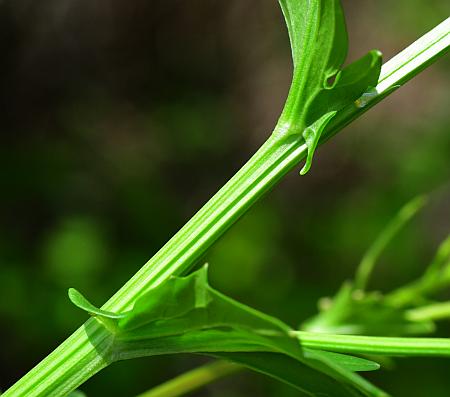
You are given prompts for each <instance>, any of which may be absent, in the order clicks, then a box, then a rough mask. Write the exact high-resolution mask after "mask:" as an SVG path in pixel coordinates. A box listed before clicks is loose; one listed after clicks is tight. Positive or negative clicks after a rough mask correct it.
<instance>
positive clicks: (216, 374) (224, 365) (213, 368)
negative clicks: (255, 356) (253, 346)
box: [136, 361, 245, 397]
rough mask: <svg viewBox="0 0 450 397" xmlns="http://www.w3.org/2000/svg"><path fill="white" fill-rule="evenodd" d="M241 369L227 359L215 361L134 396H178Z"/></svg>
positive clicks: (240, 366)
mask: <svg viewBox="0 0 450 397" xmlns="http://www.w3.org/2000/svg"><path fill="white" fill-rule="evenodd" d="M243 369H245V368H244V367H243V366H242V365H239V364H234V363H232V362H229V361H215V362H212V363H209V364H206V365H203V366H201V367H198V368H195V369H193V370H191V371H188V372H185V373H184V374H182V375H179V376H177V377H176V378H173V379H170V380H169V381H167V382H165V383H163V384H161V385H159V386H157V387H155V388H153V389H151V390H148V391H146V392H145V393H142V394H139V395H138V396H136V397H179V396H182V395H184V394H186V393H190V392H192V391H195V390H197V389H200V388H201V387H204V386H206V385H208V384H210V383H213V382H215V381H217V380H219V379H222V378H224V377H226V376H228V375H231V374H234V373H236V372H239V371H242V370H243Z"/></svg>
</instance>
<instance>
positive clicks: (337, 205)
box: [0, 0, 450, 397]
mask: <svg viewBox="0 0 450 397" xmlns="http://www.w3.org/2000/svg"><path fill="white" fill-rule="evenodd" d="M394 3H395V4H394ZM394 3H393V2H392V1H388V0H383V1H381V0H380V1H371V0H367V1H363V2H351V1H350V0H348V1H344V6H345V9H346V12H347V14H346V15H347V20H348V25H349V32H350V45H351V48H350V59H356V58H357V57H358V56H360V55H362V54H363V53H364V52H365V51H366V50H367V49H369V48H379V49H380V50H381V51H382V52H383V53H384V54H385V55H386V58H389V57H390V56H392V55H394V54H395V53H396V52H398V51H399V50H401V49H402V48H403V47H404V46H406V45H407V44H409V43H410V42H411V41H413V40H415V39H416V38H417V37H419V36H420V35H421V34H423V33H424V32H425V31H427V30H428V29H430V28H431V27H433V26H434V25H435V24H437V23H438V22H440V21H441V20H442V19H443V18H444V17H445V16H446V15H448V14H449V11H450V10H449V8H450V7H449V4H448V2H445V1H443V0H433V1H425V0H415V1H414V4H413V5H412V3H411V1H406V0H402V1H397V2H394ZM0 21H1V24H0V30H1V34H0V46H1V53H2V59H1V61H0V81H1V87H2V89H1V91H0V102H1V112H2V116H3V117H2V122H1V124H0V130H1V136H2V142H1V144H0V179H1V181H2V189H1V206H0V219H1V222H0V280H2V289H1V292H0V298H1V299H0V316H1V319H2V320H1V321H2V324H3V326H2V327H1V328H0V330H1V331H0V332H1V334H2V335H1V336H2V341H3V343H4V344H5V345H6V346H7V348H6V349H2V350H3V351H2V356H1V359H0V360H1V361H0V363H1V366H2V371H1V374H2V377H1V388H5V387H6V386H7V385H9V384H11V383H12V382H13V381H14V380H16V379H17V378H18V377H20V376H21V375H22V374H23V373H24V372H25V371H27V370H28V369H29V368H31V366H32V365H34V364H35V363H37V362H38V361H39V360H40V359H41V358H42V357H43V356H45V355H46V354H47V353H48V352H49V351H50V350H51V349H53V348H54V347H56V346H57V345H58V343H59V342H61V341H62V340H63V339H65V337H67V336H68V334H69V333H70V332H71V331H72V330H73V329H75V328H76V327H77V326H78V325H79V324H81V322H82V321H83V320H84V319H85V316H84V315H83V313H81V312H80V311H78V310H76V309H75V308H73V307H72V305H71V304H70V302H69V301H68V299H67V293H66V291H67V288H69V287H76V288H80V289H82V290H83V291H84V292H85V293H86V295H88V296H89V297H90V298H92V300H93V302H95V303H97V304H101V303H102V302H103V301H105V300H106V299H107V298H108V297H109V296H110V295H111V294H112V293H113V292H114V291H115V290H116V289H117V288H119V287H120V286H121V285H122V284H123V282H124V281H126V280H127V279H128V278H129V277H130V276H131V275H132V274H133V273H134V272H135V271H136V270H137V269H138V268H139V267H140V266H141V265H142V264H143V263H144V262H145V261H146V260H147V259H148V258H149V257H150V256H151V255H152V254H153V253H154V252H156V251H157V249H158V248H159V247H161V246H162V245H163V244H164V242H165V241H166V240H167V239H168V238H170V236H171V235H173V234H174V232H175V231H176V230H178V229H179V228H180V227H181V226H182V225H183V224H184V222H186V221H187V220H188V219H189V217H190V216H191V215H192V214H193V213H194V212H195V211H196V210H197V209H198V208H199V207H200V206H201V205H202V203H204V202H205V201H206V200H207V199H208V198H209V197H210V196H211V195H212V194H213V193H214V192H215V191H216V190H217V189H218V188H219V187H220V186H221V185H222V184H223V183H224V182H225V181H226V180H227V179H228V178H229V177H230V176H231V175H232V174H233V173H234V172H235V171H236V170H237V169H238V167H239V166H240V165H241V164H242V163H243V162H244V161H245V159H246V158H247V157H248V156H249V155H250V154H251V153H252V151H254V150H255V149H256V147H257V146H258V145H259V144H260V143H261V142H262V141H263V139H264V138H265V137H266V136H267V134H268V133H269V131H270V130H271V129H272V127H273V126H274V124H275V121H276V118H277V116H278V114H279V111H280V107H281V104H282V103H283V101H284V98H285V95H286V92H287V89H288V84H289V77H290V70H289V68H290V66H289V65H290V59H289V57H290V54H289V44H288V41H287V33H286V32H285V31H284V25H283V22H282V16H281V13H280V11H279V9H278V5H277V4H276V2H275V1H273V2H262V3H261V4H259V3H258V7H255V5H254V2H251V1H247V0H245V1H242V0H232V1H228V2H217V1H213V2H206V1H199V0H194V1H191V2H189V3H185V2H181V1H152V2H146V1H135V2H120V3H119V2H91V3H86V2H76V1H73V0H67V1H63V2H61V1H59V0H46V1H44V2H43V3H42V2H40V3H39V4H38V3H36V2H31V1H28V0H14V1H12V0H11V1H9V0H5V1H3V2H1V3H0ZM448 66H449V60H448V58H447V59H443V60H441V61H440V62H439V63H438V64H436V65H435V66H433V67H432V68H431V69H430V70H427V71H426V72H424V73H423V74H422V75H420V76H418V77H417V78H415V79H414V80H413V81H412V82H411V83H409V84H408V85H406V86H405V87H403V88H402V89H401V90H399V91H398V92H396V93H395V94H394V95H393V96H392V98H390V99H388V100H386V101H385V103H382V104H380V105H379V106H377V107H376V108H374V109H373V110H371V111H370V112H369V113H368V114H367V115H366V116H365V117H364V118H363V119H361V120H358V121H357V122H355V123H353V124H352V125H351V126H350V127H348V128H347V129H346V130H345V131H344V132H343V133H342V134H341V135H340V136H338V137H336V138H335V139H333V140H332V141H330V142H328V143H327V144H326V145H325V146H324V147H323V148H321V149H320V150H319V151H318V153H317V154H316V157H315V161H316V164H315V167H314V168H313V169H312V171H311V172H310V174H309V175H308V176H306V177H302V178H300V177H299V176H298V173H295V172H294V173H291V174H290V175H288V176H287V178H285V180H284V181H283V182H282V183H281V184H280V186H278V187H277V188H276V189H275V190H274V191H273V192H272V193H271V194H269V195H268V196H267V197H266V198H264V199H263V200H262V201H261V202H260V203H259V204H257V205H256V206H255V207H254V208H253V209H252V210H251V211H250V212H249V213H248V214H247V215H246V216H245V217H244V218H243V219H242V220H241V221H240V222H238V223H237V224H236V225H235V227H234V228H232V229H231V230H230V232H228V233H227V234H226V235H225V236H224V237H223V238H222V239H221V241H219V242H218V243H217V245H216V246H214V247H213V249H212V250H211V252H209V253H207V254H206V255H205V258H204V261H207V262H209V263H210V269H211V282H212V284H213V285H214V286H215V287H217V288H218V289H219V290H223V291H224V292H226V293H228V294H230V295H231V296H233V297H235V298H237V299H239V300H241V301H242V302H245V303H247V304H249V305H251V306H254V307H257V308H260V309H262V310H264V311H267V312H268V313H273V314H274V315H276V316H277V317H280V318H282V319H283V320H285V321H286V322H288V323H289V324H292V325H296V324H298V323H299V322H301V321H303V320H304V319H306V318H308V317H310V316H312V315H313V314H314V313H316V311H317V310H316V302H317V301H318V300H319V298H320V297H322V296H327V295H330V294H332V293H334V292H335V291H336V290H337V289H338V287H339V285H341V284H342V282H343V281H344V280H345V279H347V278H350V277H352V275H353V273H354V271H355V268H356V265H357V264H358V262H359V259H360V258H361V255H362V254H363V252H364V251H365V249H366V248H367V247H368V246H369V245H370V243H371V242H372V241H373V240H374V239H375V237H376V236H377V234H378V232H379V231H380V230H381V229H382V228H383V226H384V225H385V224H386V222H387V221H388V220H389V219H390V218H391V217H392V215H393V214H395V212H396V211H397V210H398V208H400V207H401V205H402V204H403V203H404V202H406V201H407V200H409V199H410V198H411V197H413V196H415V195H417V194H419V193H423V192H433V193H432V199H431V203H430V205H429V206H428V207H427V208H426V209H425V210H424V211H423V213H421V215H420V216H419V217H418V218H417V219H416V220H414V221H413V222H412V223H411V225H410V226H408V228H407V229H406V230H405V231H404V232H402V233H401V234H400V235H398V236H397V237H396V238H395V243H394V244H392V245H391V246H389V247H388V249H387V250H386V252H385V253H384V255H383V257H382V258H381V261H380V263H379V265H378V267H377V271H376V272H375V274H374V277H373V279H372V284H371V286H372V287H373V288H374V289H379V290H382V291H389V290H391V289H394V288H397V287H399V286H401V285H403V284H404V283H406V282H408V281H411V280H413V279H415V278H417V277H418V276H419V275H420V274H422V272H423V270H424V269H425V267H426V265H427V264H428V263H429V259H430V258H431V257H432V256H433V254H434V252H435V249H436V247H437V246H438V244H439V242H440V241H441V240H443V239H444V237H445V236H446V235H447V233H448V230H449V229H450V206H449V205H448V203H449V202H450V186H449V184H448V181H449V176H450V175H449V170H450V135H449V134H448V122H449V114H448V108H449V97H448V83H449V77H448V72H447V71H448ZM449 297H450V294H449V293H448V291H447V292H445V291H444V292H443V293H442V298H443V299H448V298H449ZM449 331H450V324H449V323H448V322H447V323H446V322H443V323H442V324H441V325H440V326H439V328H438V334H439V335H442V336H448V335H449V333H450V332H449ZM202 360H203V359H201V358H198V357H192V356H185V357H184V356H183V357H153V358H148V359H139V360H135V361H132V362H124V363H118V364H115V365H113V366H112V367H110V368H108V369H106V370H104V371H103V372H102V373H101V374H99V375H98V376H96V377H94V378H93V379H92V380H90V381H89V382H88V383H86V385H84V386H83V387H82V388H81V389H82V390H84V391H85V392H86V393H87V395H88V396H98V395H108V394H114V395H121V396H127V395H129V396H131V395H134V394H137V393H139V392H142V391H143V390H146V389H148V388H149V387H151V386H152V385H156V384H158V383H160V382H161V381H163V380H166V379H169V378H171V377H172V376H173V375H175V374H178V373H181V372H183V371H184V370H186V369H187V368H192V367H194V366H196V365H197V364H199V363H201V362H203V361H202ZM396 366H397V368H396V371H395V373H394V372H392V373H390V372H389V370H385V371H380V372H378V373H373V374H369V375H368V377H369V379H370V380H373V381H374V382H375V383H376V384H377V385H378V386H380V387H382V388H383V389H388V390H390V391H391V392H392V393H393V394H394V395H396V394H397V395H409V396H421V395H433V396H436V397H439V396H446V395H447V394H448V377H447V374H448V371H449V370H450V363H449V362H448V360H444V359H417V360H412V359H408V360H398V361H397V362H396ZM411 373H420V376H414V377H411V376H410V374H411ZM405 379H408V383H405ZM406 388H408V390H406ZM195 395H197V396H211V397H222V396H230V395H233V396H236V397H238V396H248V395H257V396H267V397H268V396H277V397H278V396H280V397H291V396H296V395H297V393H296V392H295V391H293V390H291V389H289V388H287V387H285V386H282V385H280V384H278V383H276V382H273V381H271V380H267V379H265V378H263V377H261V376H259V375H255V374H248V373H246V374H240V375H238V376H236V377H235V378H233V379H231V380H224V381H222V382H219V383H217V384H214V385H211V386H209V387H208V388H207V389H206V390H202V391H199V392H198V393H196V394H195Z"/></svg>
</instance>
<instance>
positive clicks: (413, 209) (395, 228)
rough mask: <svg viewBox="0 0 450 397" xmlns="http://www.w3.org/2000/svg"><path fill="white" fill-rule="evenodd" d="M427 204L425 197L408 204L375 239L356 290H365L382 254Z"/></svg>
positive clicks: (363, 261)
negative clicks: (407, 223)
mask: <svg viewBox="0 0 450 397" xmlns="http://www.w3.org/2000/svg"><path fill="white" fill-rule="evenodd" d="M425 203H426V198H425V197H424V196H419V197H416V198H414V199H413V200H411V201H410V202H408V203H407V204H406V205H405V206H403V208H402V209H401V210H400V211H399V212H398V214H397V215H396V216H395V217H394V219H392V220H391V221H390V222H389V223H388V225H387V226H386V227H385V228H384V230H383V231H382V232H381V233H380V235H379V236H378V237H377V238H376V239H375V241H374V243H373V244H372V245H371V246H370V248H369V249H368V250H367V252H366V253H365V255H364V257H363V259H362V260H361V263H360V264H359V266H358V269H357V271H356V276H355V285H354V286H355V288H357V289H360V290H364V289H365V288H366V286H367V283H368V281H369V277H370V275H371V274H372V270H373V268H374V266H375V264H376V261H377V260H378V258H379V256H380V254H381V253H382V252H383V250H384V249H385V248H386V246H387V245H388V244H389V243H390V241H391V240H392V239H393V238H394V236H395V235H396V234H397V233H398V232H399V231H400V230H401V229H402V227H403V226H404V225H405V224H406V222H408V221H409V220H410V219H411V218H412V217H413V216H414V215H415V214H416V213H417V211H419V210H420V209H421V208H422V207H423V206H424V205H425Z"/></svg>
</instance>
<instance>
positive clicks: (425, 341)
mask: <svg viewBox="0 0 450 397" xmlns="http://www.w3.org/2000/svg"><path fill="white" fill-rule="evenodd" d="M292 335H295V336H296V337H298V339H299V340H300V343H301V344H302V346H304V347H309V348H312V349H321V350H328V351H333V352H336V353H348V354H374V355H381V356H414V357H416V356H442V357H444V356H445V357H449V356H450V339H449V338H392V337H383V336H359V335H358V336H357V335H335V334H321V333H316V332H306V331H293V332H292Z"/></svg>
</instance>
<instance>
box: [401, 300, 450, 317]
mask: <svg viewBox="0 0 450 397" xmlns="http://www.w3.org/2000/svg"><path fill="white" fill-rule="evenodd" d="M406 316H407V318H408V319H410V320H413V321H426V320H431V321H435V320H443V319H450V302H439V303H433V304H431V305H427V306H421V307H417V308H415V309H410V310H408V311H407V312H406Z"/></svg>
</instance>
